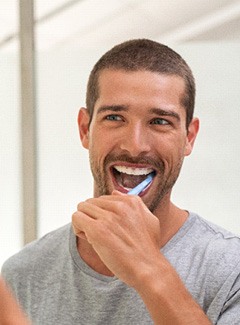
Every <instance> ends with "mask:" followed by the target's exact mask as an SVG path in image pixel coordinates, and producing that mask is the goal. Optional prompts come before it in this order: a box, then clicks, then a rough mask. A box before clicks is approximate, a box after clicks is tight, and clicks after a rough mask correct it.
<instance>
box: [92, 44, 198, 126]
mask: <svg viewBox="0 0 240 325" xmlns="http://www.w3.org/2000/svg"><path fill="white" fill-rule="evenodd" d="M104 69H114V70H125V71H139V70H147V71H152V72H157V73H160V74H165V75H177V76H179V77H181V78H183V80H184V82H185V88H186V89H185V94H184V96H183V98H182V104H183V106H184V107H185V109H186V116H187V118H186V125H187V126H188V125H189V123H190V122H191V120H192V118H193V112H194V103H195V81H194V77H193V74H192V71H191V69H190V67H189V66H188V64H187V63H186V62H185V61H184V59H183V58H182V57H181V56H180V55H179V54H178V53H176V52H175V51H173V50H172V49H171V48H169V47H168V46H166V45H163V44H160V43H158V42H155V41H152V40H148V39H136V40H130V41H127V42H124V43H121V44H119V45H116V46H114V47H113V48H112V49H111V50H109V51H108V52H106V53H105V54H104V55H103V56H102V57H101V58H100V59H99V60H98V62H97V63H96V64H95V66H94V67H93V69H92V71H91V73H90V76H89V80H88V85H87V96H86V106H87V110H88V112H89V115H90V119H91V118H92V115H93V110H94V106H95V103H96V100H97V99H98V97H99V86H98V80H99V75H100V72H101V71H102V70H104Z"/></svg>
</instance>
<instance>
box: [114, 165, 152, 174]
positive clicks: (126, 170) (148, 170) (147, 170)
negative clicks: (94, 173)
mask: <svg viewBox="0 0 240 325" xmlns="http://www.w3.org/2000/svg"><path fill="white" fill-rule="evenodd" d="M114 168H115V169H116V170H117V171H118V172H119V173H124V174H128V175H147V174H150V173H151V172H152V171H153V169H152V168H134V167H127V166H114Z"/></svg>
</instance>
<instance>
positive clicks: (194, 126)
mask: <svg viewBox="0 0 240 325" xmlns="http://www.w3.org/2000/svg"><path fill="white" fill-rule="evenodd" d="M198 130H199V119H198V118H193V119H192V121H191V122H190V124H189V126H188V134H187V139H186V147H185V156H189V155H190V154H191V152H192V150H193V146H194V142H195V140H196V137H197V134H198Z"/></svg>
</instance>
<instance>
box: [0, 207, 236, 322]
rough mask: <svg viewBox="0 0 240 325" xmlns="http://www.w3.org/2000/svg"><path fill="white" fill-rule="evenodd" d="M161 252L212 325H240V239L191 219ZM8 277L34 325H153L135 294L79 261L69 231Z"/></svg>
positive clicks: (24, 258) (28, 252) (42, 243)
mask: <svg viewBox="0 0 240 325" xmlns="http://www.w3.org/2000/svg"><path fill="white" fill-rule="evenodd" d="M143 249H144V247H143ZM161 251H162V253H163V254H164V255H165V257H166V258H167V259H168V260H169V262H170V263H171V264H172V265H173V267H174V268H175V269H176V271H177V272H178V274H179V275H180V277H181V279H182V280H183V282H184V283H185V285H186V287H187V288H188V290H189V292H190V293H191V294H192V296H193V298H194V299H195V300H196V301H197V302H198V304H199V305H200V306H201V307H202V309H203V310H204V312H205V313H206V314H207V315H208V317H209V319H210V320H211V321H212V323H213V324H218V325H239V324H240V276H239V275H240V238H239V237H237V236H235V235H233V234H231V233H229V232H227V231H225V230H223V229H221V228H220V227H218V226H215V225H213V224H211V223H209V222H208V221H206V220H204V219H203V218H201V217H199V216H198V215H196V214H193V213H191V214H190V215H189V218H188V219H187V221H186V222H185V223H184V225H183V226H182V227H181V229H180V230H179V231H178V232H177V234H176V235H175V236H174V237H173V238H172V239H171V240H170V241H169V242H168V243H167V244H166V245H165V246H164V247H163V248H162V249H161ZM2 275H3V277H4V278H5V280H6V281H7V282H8V284H9V285H10V286H11V287H12V289H13V291H14V293H15V295H16V297H17V299H18V301H19V302H20V304H21V305H22V307H23V308H24V309H25V311H26V312H27V314H28V315H29V317H30V319H31V320H32V322H33V324H34V325H53V324H58V325H71V324H82V325H95V324H98V325H126V324H129V325H147V324H153V321H152V320H151V318H150V316H149V313H148V311H147V310H146V308H145V305H144V303H143V302H142V300H141V298H140V296H139V295H138V293H137V292H136V291H135V290H134V289H133V288H130V287H128V286H127V285H125V284H124V283H123V282H122V281H120V280H119V279H117V278H116V277H108V276H104V275H100V274H98V273H97V272H95V271H94V270H92V269H91V268H90V267H88V266H87V265H86V263H85V262H84V261H83V260H82V259H81V258H80V256H79V254H78V251H77V247H76V238H75V236H74V234H73V232H72V229H71V225H70V224H69V225H66V226H64V227H62V228H60V229H58V230H55V231H53V232H51V233H49V234H47V235H45V236H44V237H43V238H41V239H39V240H37V241H35V242H32V243H30V244H28V245H27V246H26V247H25V248H24V249H23V250H22V251H21V252H19V253H18V254H16V255H14V256H13V257H11V258H10V259H9V260H8V261H7V262H5V264H4V266H3V269H2ZM170 325H171V324H170Z"/></svg>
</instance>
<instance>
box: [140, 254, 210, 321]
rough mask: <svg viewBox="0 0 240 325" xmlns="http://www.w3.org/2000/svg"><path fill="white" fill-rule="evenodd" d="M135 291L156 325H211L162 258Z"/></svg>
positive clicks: (150, 269) (148, 270) (143, 275)
mask: <svg viewBox="0 0 240 325" xmlns="http://www.w3.org/2000/svg"><path fill="white" fill-rule="evenodd" d="M138 280H139V281H138V282H137V284H136V285H135V289H136V290H137V291H138V293H139V294H140V296H141V297H142V299H143V301H144V303H145V305H146V307H147V309H148V311H149V313H150V315H151V317H152V319H153V321H154V324H156V325H158V324H159V325H160V324H161V325H162V324H174V325H188V324H189V325H190V324H191V325H210V324H211V322H210V321H209V319H208V318H207V316H206V315H205V313H204V312H203V310H202V309H201V307H200V306H199V305H198V304H197V303H196V302H195V300H194V299H193V298H192V296H191V294H190V293H189V292H188V290H187V289H186V287H185V285H184V284H183V282H182V281H181V279H180V277H179V276H178V274H177V272H176V271H175V270H174V269H173V267H172V266H171V265H170V263H169V262H168V261H167V260H166V259H165V258H164V257H163V256H160V258H159V260H158V261H156V263H155V265H154V267H153V268H147V270H145V271H144V272H141V275H140V276H139V277H138Z"/></svg>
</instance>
